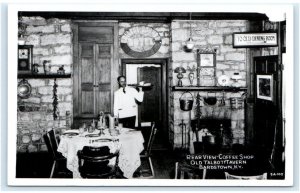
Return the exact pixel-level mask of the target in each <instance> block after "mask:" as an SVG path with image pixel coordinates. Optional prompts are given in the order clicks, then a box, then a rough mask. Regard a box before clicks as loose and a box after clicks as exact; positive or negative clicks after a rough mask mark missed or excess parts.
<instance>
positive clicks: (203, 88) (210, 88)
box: [172, 86, 247, 92]
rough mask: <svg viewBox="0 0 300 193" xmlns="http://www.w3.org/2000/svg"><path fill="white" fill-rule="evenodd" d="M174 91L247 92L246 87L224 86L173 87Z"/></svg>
mask: <svg viewBox="0 0 300 193" xmlns="http://www.w3.org/2000/svg"><path fill="white" fill-rule="evenodd" d="M172 90H173V91H227V92H238V91H247V88H244V87H228V86H226V87H222V86H182V87H179V86H173V87H172Z"/></svg>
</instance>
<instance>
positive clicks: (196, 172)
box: [175, 162, 206, 179]
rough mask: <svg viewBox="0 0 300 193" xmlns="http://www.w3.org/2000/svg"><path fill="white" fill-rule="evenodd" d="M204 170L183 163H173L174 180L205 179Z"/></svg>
mask: <svg viewBox="0 0 300 193" xmlns="http://www.w3.org/2000/svg"><path fill="white" fill-rule="evenodd" d="M205 178H206V169H199V167H195V166H191V165H189V164H187V163H185V162H176V163H175V179H205Z"/></svg>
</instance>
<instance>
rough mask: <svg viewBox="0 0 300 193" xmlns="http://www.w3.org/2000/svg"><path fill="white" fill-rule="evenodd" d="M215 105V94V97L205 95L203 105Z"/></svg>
mask: <svg viewBox="0 0 300 193" xmlns="http://www.w3.org/2000/svg"><path fill="white" fill-rule="evenodd" d="M216 103H217V97H216V93H215V96H208V93H207V96H206V98H204V104H206V105H215V104H216Z"/></svg>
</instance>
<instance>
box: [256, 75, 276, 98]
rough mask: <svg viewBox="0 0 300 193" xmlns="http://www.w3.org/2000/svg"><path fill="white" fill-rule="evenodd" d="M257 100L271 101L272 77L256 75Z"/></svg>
mask: <svg viewBox="0 0 300 193" xmlns="http://www.w3.org/2000/svg"><path fill="white" fill-rule="evenodd" d="M256 82H257V91H258V92H257V98H259V99H265V100H269V101H272V95H273V78H272V75H257V81H256Z"/></svg>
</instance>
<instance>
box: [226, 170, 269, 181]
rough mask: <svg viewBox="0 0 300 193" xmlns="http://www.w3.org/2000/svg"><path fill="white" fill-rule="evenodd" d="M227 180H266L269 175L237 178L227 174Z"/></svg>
mask: <svg viewBox="0 0 300 193" xmlns="http://www.w3.org/2000/svg"><path fill="white" fill-rule="evenodd" d="M225 179H226V180H266V179H267V173H263V174H261V175H256V176H237V175H232V174H229V173H228V172H225Z"/></svg>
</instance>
